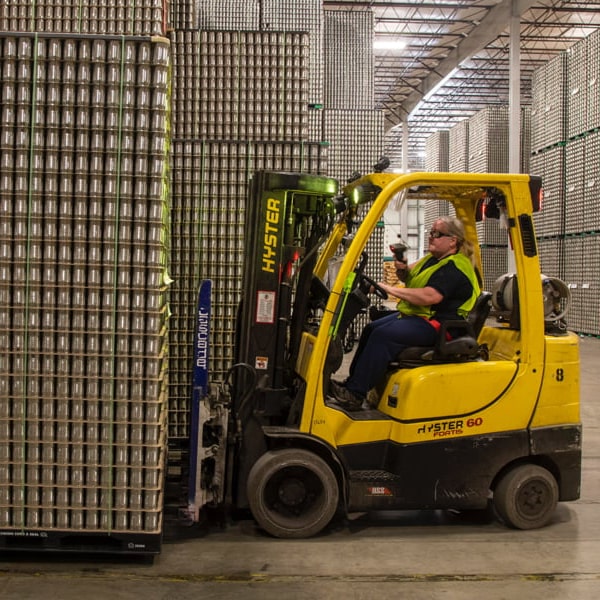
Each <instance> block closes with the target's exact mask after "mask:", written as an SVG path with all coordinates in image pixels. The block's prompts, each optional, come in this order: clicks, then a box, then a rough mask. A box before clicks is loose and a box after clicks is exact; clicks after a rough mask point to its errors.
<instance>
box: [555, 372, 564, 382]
mask: <svg viewBox="0 0 600 600" xmlns="http://www.w3.org/2000/svg"><path fill="white" fill-rule="evenodd" d="M564 379H565V372H564V371H563V370H562V369H556V381H564Z"/></svg>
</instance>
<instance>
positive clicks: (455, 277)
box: [329, 216, 480, 410]
mask: <svg viewBox="0 0 600 600" xmlns="http://www.w3.org/2000/svg"><path fill="white" fill-rule="evenodd" d="M428 250H429V252H428V253H427V254H426V255H425V256H424V257H423V258H421V259H420V260H418V261H417V262H415V263H413V264H412V265H410V266H408V265H407V264H406V262H401V261H398V260H397V259H396V260H395V267H396V270H397V272H398V275H399V278H400V279H401V281H404V283H405V287H394V286H391V285H387V284H385V283H380V284H379V285H380V286H381V287H382V288H383V289H384V290H385V291H386V292H387V293H388V294H390V295H392V296H394V297H396V298H398V299H399V302H398V304H397V307H396V308H397V310H396V311H395V312H393V313H392V314H389V315H387V316H385V317H382V318H380V319H377V320H375V321H372V322H371V323H369V324H368V325H367V326H366V327H365V328H364V330H363V332H362V335H361V337H360V341H359V343H358V348H357V350H356V354H355V355H354V358H353V360H352V363H351V365H350V370H349V377H348V379H346V381H345V382H344V383H339V382H336V381H331V384H330V390H329V391H330V394H331V395H332V396H333V397H334V398H335V399H336V401H337V403H338V404H340V405H341V406H343V407H344V408H346V409H348V410H359V409H360V408H362V406H363V402H364V400H365V398H366V396H367V393H368V392H369V390H370V389H371V388H373V387H375V386H376V385H377V384H378V383H379V381H380V380H381V379H382V378H383V377H384V376H385V373H386V371H387V368H388V364H389V363H390V362H392V361H393V360H394V358H395V357H396V356H397V355H398V353H399V352H401V351H402V350H403V349H404V348H407V347H409V346H433V345H434V344H435V342H436V339H437V335H438V331H439V330H440V327H441V323H442V322H443V321H446V320H456V319H460V318H466V316H467V315H468V314H469V311H470V310H471V309H472V308H473V306H474V304H475V301H476V300H477V297H478V296H479V293H480V288H479V283H478V281H477V275H476V274H475V269H474V266H473V247H472V244H471V243H470V242H469V241H468V240H466V239H465V230H464V227H463V224H462V223H461V221H460V220H459V219H456V218H453V217H447V216H444V217H439V218H438V219H437V220H436V221H435V222H434V224H433V227H432V229H431V231H430V232H429V248H428ZM450 334H452V332H451V331H450Z"/></svg>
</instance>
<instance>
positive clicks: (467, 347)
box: [390, 292, 492, 369]
mask: <svg viewBox="0 0 600 600" xmlns="http://www.w3.org/2000/svg"><path fill="white" fill-rule="evenodd" d="M491 299H492V294H491V293H490V292H481V294H480V295H479V297H478V298H477V300H476V301H475V305H474V306H473V308H472V309H471V312H470V313H469V315H468V317H467V318H466V319H458V320H453V321H445V322H444V323H442V326H441V327H440V331H439V335H438V339H437V342H436V343H435V345H434V346H411V347H409V348H405V349H404V350H402V351H401V352H400V353H399V354H398V356H397V357H396V359H395V360H394V361H392V362H391V363H390V368H391V369H400V368H406V367H417V366H422V365H427V364H436V363H453V362H466V361H469V360H476V359H478V358H481V356H482V351H481V348H480V346H479V342H478V341H477V338H478V337H479V334H480V333H481V330H482V329H483V326H484V324H485V321H486V319H487V318H488V316H489V314H490V309H491ZM448 330H452V331H454V332H456V331H457V330H462V331H463V332H464V333H460V334H456V333H455V334H454V335H453V336H452V337H451V338H450V339H449V336H448V335H447V331H448Z"/></svg>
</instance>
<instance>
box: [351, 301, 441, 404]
mask: <svg viewBox="0 0 600 600" xmlns="http://www.w3.org/2000/svg"><path fill="white" fill-rule="evenodd" d="M437 335H438V334H437V331H436V330H435V328H434V327H433V325H431V323H429V322H428V321H426V320H425V319H423V318H422V317H402V318H399V313H393V314H391V315H388V316H386V317H382V318H381V319H377V320H376V321H371V323H369V324H368V325H367V326H366V327H365V328H364V329H363V332H362V334H361V336H360V341H359V342H358V348H357V349H356V354H355V355H354V358H353V359H352V363H351V364H350V377H349V378H348V380H347V381H346V388H347V389H348V390H350V391H351V392H353V393H354V394H356V395H358V396H361V397H365V396H366V395H367V392H368V391H369V390H370V389H371V388H373V387H375V386H376V385H377V384H378V383H379V382H380V381H381V380H382V379H383V377H384V376H385V373H386V371H387V368H388V364H389V363H390V362H392V361H393V360H394V359H395V358H396V356H397V355H398V353H399V352H400V351H401V350H404V348H408V347H409V346H433V345H434V344H435V341H436V339H437Z"/></svg>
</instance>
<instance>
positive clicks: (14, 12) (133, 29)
mask: <svg viewBox="0 0 600 600" xmlns="http://www.w3.org/2000/svg"><path fill="white" fill-rule="evenodd" d="M168 5H169V2H168V0H108V1H107V0H91V1H89V0H87V1H86V0H42V1H41V2H39V1H38V0H11V1H10V2H6V1H5V2H2V3H1V5H0V31H11V32H23V31H37V32H40V33H70V34H92V35H165V33H166V31H167V28H168V26H167V21H168V17H169V14H168V13H169V11H168Z"/></svg>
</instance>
